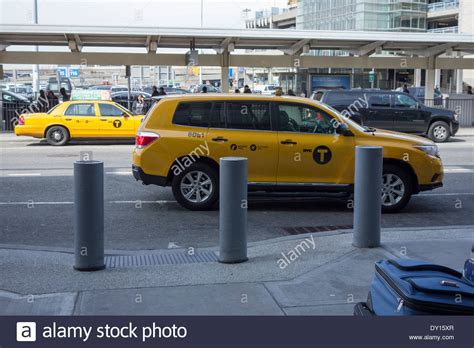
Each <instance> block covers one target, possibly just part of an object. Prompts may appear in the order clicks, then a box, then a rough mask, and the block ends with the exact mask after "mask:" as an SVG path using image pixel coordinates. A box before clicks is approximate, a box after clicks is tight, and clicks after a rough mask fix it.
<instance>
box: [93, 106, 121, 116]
mask: <svg viewBox="0 0 474 348" xmlns="http://www.w3.org/2000/svg"><path fill="white" fill-rule="evenodd" d="M99 109H100V115H101V116H115V117H117V116H123V114H124V113H125V112H124V111H123V110H120V109H119V108H118V107H116V106H115V105H112V104H104V103H99Z"/></svg>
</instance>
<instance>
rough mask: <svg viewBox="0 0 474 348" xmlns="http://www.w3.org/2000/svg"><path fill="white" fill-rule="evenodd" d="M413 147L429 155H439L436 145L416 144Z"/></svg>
mask: <svg viewBox="0 0 474 348" xmlns="http://www.w3.org/2000/svg"><path fill="white" fill-rule="evenodd" d="M414 147H416V148H417V149H418V150H421V151H423V152H424V153H426V154H428V155H430V156H435V157H439V149H438V146H437V145H417V146H414Z"/></svg>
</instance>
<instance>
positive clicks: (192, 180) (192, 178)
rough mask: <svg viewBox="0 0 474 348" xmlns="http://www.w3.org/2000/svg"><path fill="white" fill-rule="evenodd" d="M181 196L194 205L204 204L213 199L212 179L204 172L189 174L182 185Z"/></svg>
mask: <svg viewBox="0 0 474 348" xmlns="http://www.w3.org/2000/svg"><path fill="white" fill-rule="evenodd" d="M180 189H181V194H182V195H183V197H184V198H185V199H186V200H187V201H189V202H192V203H203V202H205V201H207V200H208V199H209V197H211V195H212V192H213V190H214V187H213V185H212V181H211V178H210V177H209V175H207V174H206V173H204V172H201V171H197V170H196V171H192V172H189V173H187V174H186V175H185V176H184V177H183V178H182V179H181V184H180Z"/></svg>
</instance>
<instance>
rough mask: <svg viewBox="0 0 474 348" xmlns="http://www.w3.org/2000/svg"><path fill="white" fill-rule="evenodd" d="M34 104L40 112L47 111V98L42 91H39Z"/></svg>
mask: <svg viewBox="0 0 474 348" xmlns="http://www.w3.org/2000/svg"><path fill="white" fill-rule="evenodd" d="M36 104H37V105H38V108H39V109H40V111H41V112H46V111H48V110H49V103H48V98H47V97H46V93H45V92H44V90H43V89H40V91H39V96H38V99H36Z"/></svg>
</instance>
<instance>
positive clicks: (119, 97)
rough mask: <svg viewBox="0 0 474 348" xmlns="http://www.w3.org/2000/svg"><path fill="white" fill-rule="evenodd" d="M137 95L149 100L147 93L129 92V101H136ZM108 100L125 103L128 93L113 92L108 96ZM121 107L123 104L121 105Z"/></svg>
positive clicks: (149, 95) (149, 96)
mask: <svg viewBox="0 0 474 348" xmlns="http://www.w3.org/2000/svg"><path fill="white" fill-rule="evenodd" d="M139 95H143V96H144V97H145V100H151V94H150V93H147V92H140V91H131V92H130V97H131V100H136V99H137V97H138V96H139ZM110 98H111V99H112V100H113V101H114V102H116V103H120V104H122V103H127V101H128V91H121V92H114V93H112V94H111V95H110ZM122 105H123V104H122Z"/></svg>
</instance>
